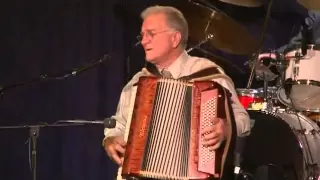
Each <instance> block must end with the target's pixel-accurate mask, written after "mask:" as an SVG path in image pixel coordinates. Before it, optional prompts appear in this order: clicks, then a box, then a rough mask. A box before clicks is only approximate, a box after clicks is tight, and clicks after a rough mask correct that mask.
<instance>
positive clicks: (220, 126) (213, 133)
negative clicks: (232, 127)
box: [201, 118, 227, 151]
mask: <svg viewBox="0 0 320 180" xmlns="http://www.w3.org/2000/svg"><path fill="white" fill-rule="evenodd" d="M201 135H203V136H204V139H203V142H202V144H203V145H204V146H208V147H209V150H212V151H213V150H216V149H218V148H219V147H220V146H221V144H222V142H223V141H224V140H225V139H226V135H227V128H226V125H225V120H223V119H220V118H216V119H214V120H213V125H212V126H208V127H206V128H204V129H203V133H202V134H201Z"/></svg>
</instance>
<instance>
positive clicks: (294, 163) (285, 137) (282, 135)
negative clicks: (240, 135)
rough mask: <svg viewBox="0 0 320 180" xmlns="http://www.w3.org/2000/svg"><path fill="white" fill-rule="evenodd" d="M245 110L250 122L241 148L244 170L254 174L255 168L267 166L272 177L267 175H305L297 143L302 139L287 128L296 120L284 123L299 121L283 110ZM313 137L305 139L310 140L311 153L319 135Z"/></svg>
mask: <svg viewBox="0 0 320 180" xmlns="http://www.w3.org/2000/svg"><path fill="white" fill-rule="evenodd" d="M248 112H249V115H250V117H251V119H252V120H253V121H254V126H253V128H252V129H251V134H250V136H249V137H248V138H247V141H246V145H245V148H244V154H243V158H244V159H243V167H244V171H245V172H249V173H251V174H252V175H254V176H256V177H257V176H259V174H258V171H259V169H261V168H262V167H267V168H268V169H269V172H270V170H272V171H273V172H274V173H273V174H274V177H273V178H271V179H289V180H295V179H299V180H300V179H304V178H305V176H306V175H305V174H304V173H306V171H307V170H306V166H305V164H304V160H305V159H304V157H305V152H304V151H303V150H302V148H301V146H302V147H303V146H304V145H305V142H303V141H300V139H299V136H297V134H296V131H295V130H293V129H291V126H292V127H293V128H294V129H295V126H296V125H297V123H293V124H292V125H291V124H290V125H289V124H288V122H291V121H294V122H299V121H297V120H296V119H294V117H292V116H291V115H288V114H286V113H282V114H280V115H281V117H280V116H275V115H270V114H265V113H262V112H259V111H248ZM284 118H285V119H286V120H284ZM302 122H303V124H305V126H308V128H306V129H312V128H314V127H313V126H311V125H310V124H308V123H305V122H306V119H305V118H303V119H302ZM308 122H309V121H308ZM310 122H311V123H312V121H310ZM314 137H316V138H315V139H317V141H316V140H314V139H313V140H312V139H308V141H312V142H309V144H310V145H311V149H314V150H315V151H312V152H313V153H312V154H313V155H314V156H318V155H317V152H316V149H317V148H318V146H319V145H317V144H318V141H319V140H320V138H319V135H317V136H314ZM319 148H320V147H319ZM314 159H316V160H317V161H318V159H319V158H318V157H314ZM269 175H270V174H269ZM284 177H285V178H284Z"/></svg>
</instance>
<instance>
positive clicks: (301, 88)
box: [278, 85, 320, 112]
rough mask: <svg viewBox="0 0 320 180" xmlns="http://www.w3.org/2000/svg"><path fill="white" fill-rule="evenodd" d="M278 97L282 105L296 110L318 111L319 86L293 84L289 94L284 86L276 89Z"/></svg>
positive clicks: (319, 102)
mask: <svg viewBox="0 0 320 180" xmlns="http://www.w3.org/2000/svg"><path fill="white" fill-rule="evenodd" d="M278 98H279V100H280V102H281V103H283V104H284V105H286V106H288V107H290V108H292V109H296V110H298V111H310V112H318V111H319V109H320V88H319V87H318V86H309V85H293V86H292V88H291V92H290V94H289V96H288V95H287V94H286V92H285V88H283V87H281V88H280V89H279V91H278ZM292 102H293V104H292Z"/></svg>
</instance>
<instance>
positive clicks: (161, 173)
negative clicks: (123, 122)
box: [122, 77, 226, 179]
mask: <svg viewBox="0 0 320 180" xmlns="http://www.w3.org/2000/svg"><path fill="white" fill-rule="evenodd" d="M224 103H225V97H224V94H223V90H222V87H221V86H220V85H219V84H217V83H215V82H213V81H195V82H188V81H185V80H174V79H166V78H161V77H141V78H140V80H139V82H138V89H137V93H136V99H135V106H134V109H133V114H132V120H131V125H130V131H129V135H128V142H127V148H126V153H125V157H124V163H123V166H122V176H123V177H124V178H130V177H132V178H133V177H135V178H154V179H208V178H210V177H211V176H213V175H214V176H219V173H220V170H221V163H222V162H221V161H222V155H223V148H221V149H219V150H217V151H210V150H209V149H208V147H205V146H203V145H202V144H201V142H202V141H203V136H201V133H202V130H203V128H205V127H207V126H210V125H211V124H212V122H213V119H214V118H216V117H219V118H226V112H225V105H224Z"/></svg>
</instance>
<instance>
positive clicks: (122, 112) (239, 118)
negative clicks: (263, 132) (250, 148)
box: [104, 51, 250, 138]
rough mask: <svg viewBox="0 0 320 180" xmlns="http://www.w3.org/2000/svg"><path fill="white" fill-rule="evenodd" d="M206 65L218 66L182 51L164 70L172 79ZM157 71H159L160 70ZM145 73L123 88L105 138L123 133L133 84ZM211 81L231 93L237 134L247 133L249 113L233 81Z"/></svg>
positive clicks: (141, 72)
mask: <svg viewBox="0 0 320 180" xmlns="http://www.w3.org/2000/svg"><path fill="white" fill-rule="evenodd" d="M208 67H219V66H218V65H216V64H215V63H214V62H212V61H210V60H208V59H205V58H200V57H194V56H190V55H188V54H187V52H186V51H184V52H183V53H182V54H181V55H180V57H179V58H178V59H177V60H176V61H174V63H172V64H171V65H170V66H169V67H168V68H166V70H167V71H169V72H170V73H171V75H172V77H173V78H174V79H178V78H180V77H183V76H188V75H190V74H193V73H195V72H197V71H200V70H202V69H205V68H208ZM159 71H160V72H161V70H159ZM146 75H147V74H146V72H144V71H140V72H138V73H137V74H136V75H135V76H134V77H133V78H132V79H131V80H130V81H129V82H128V83H127V85H126V86H125V87H124V88H123V90H122V93H121V96H120V101H119V104H118V107H117V111H116V114H115V115H114V116H113V118H115V119H116V120H117V124H116V127H115V128H113V129H107V128H106V129H105V131H104V134H105V138H106V137H110V136H119V135H120V136H121V135H124V132H125V128H126V124H127V119H128V115H129V113H132V109H131V108H129V106H130V100H131V99H132V98H133V99H134V98H135V97H131V96H135V94H134V93H133V95H132V92H133V91H134V88H136V87H134V86H133V85H134V84H135V83H137V82H138V80H139V78H140V77H141V76H146ZM213 81H215V82H217V83H219V84H220V85H221V86H223V87H225V88H226V89H228V90H229V91H230V93H231V94H232V96H231V106H232V109H233V112H234V116H235V121H236V126H237V133H238V136H245V135H248V134H249V132H250V119H249V115H248V113H247V111H246V110H245V109H244V108H243V106H242V105H241V104H240V101H239V99H238V96H237V93H236V91H235V88H234V84H233V82H231V81H229V80H227V79H226V78H215V79H213Z"/></svg>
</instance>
